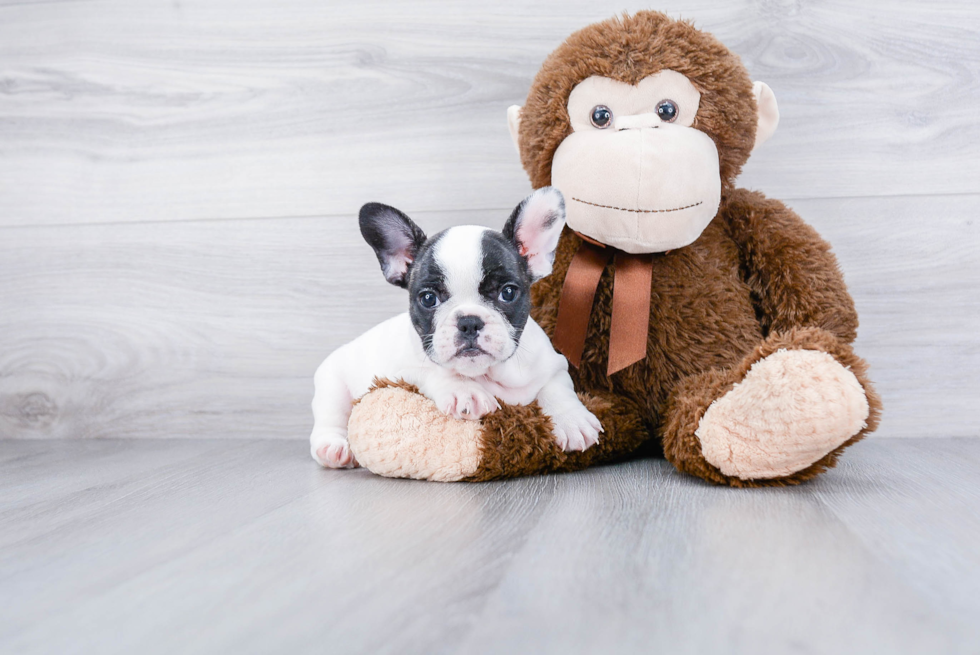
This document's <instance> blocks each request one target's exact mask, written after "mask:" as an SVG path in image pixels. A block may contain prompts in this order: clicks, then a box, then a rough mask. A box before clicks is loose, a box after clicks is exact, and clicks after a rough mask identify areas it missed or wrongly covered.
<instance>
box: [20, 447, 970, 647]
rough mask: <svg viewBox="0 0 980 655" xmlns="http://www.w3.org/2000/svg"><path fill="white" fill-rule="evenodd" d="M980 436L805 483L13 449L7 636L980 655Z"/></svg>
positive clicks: (662, 473)
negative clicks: (455, 476)
mask: <svg viewBox="0 0 980 655" xmlns="http://www.w3.org/2000/svg"><path fill="white" fill-rule="evenodd" d="M978 543H980V440H977V439H889V440H877V441H867V442H864V443H861V444H858V445H857V446H855V447H854V448H853V449H852V450H851V451H850V452H849V456H848V457H847V458H846V459H845V460H844V463H843V465H842V466H841V467H840V468H838V469H836V470H834V471H832V472H830V473H829V474H827V475H826V476H824V477H823V478H821V479H819V480H817V481H815V482H814V483H811V484H808V485H805V486H803V487H799V488H791V489H775V490H732V489H724V488H716V487H710V486H707V485H705V484H703V483H701V482H700V481H697V480H695V479H692V478H689V477H685V476H682V475H680V474H678V473H676V472H674V471H673V470H672V469H671V468H670V467H669V466H668V465H667V464H666V463H664V462H663V461H659V460H643V461H635V462H630V463H625V464H621V465H616V466H609V467H604V468H597V469H593V470H590V471H586V472H583V473H579V474H572V475H556V476H549V477H542V478H530V479H521V480H515V481H510V482H506V483H489V484H438V483H423V482H413V481H404V480H387V479H383V478H379V477H375V476H372V475H371V474H369V473H367V472H365V471H353V472H350V471H325V470H321V469H319V468H318V467H316V466H315V465H314V464H313V462H311V461H309V458H308V455H307V453H306V446H305V445H304V444H303V443H299V442H285V441H272V440H266V441H242V442H237V443H231V442H228V441H213V440H212V441H199V440H182V441H173V440H171V441H165V440H153V439H148V440H107V441H102V440H99V441H55V440H49V441H23V440H22V441H0V652H2V653H95V652H98V653H182V654H183V653H219V652H220V653H232V652H235V653H307V652H309V653H513V652H534V653H577V652H597V653H598V652H602V653H631V652H643V653H650V652H663V653H687V652H718V653H722V652H726V653H727V652H733V653H743V652H744V653H750V652H751V653H784V652H794V653H795V652H799V653H960V652H963V653H967V652H973V653H976V652H977V649H978V647H980V597H978V594H977V590H978V589H980V548H977V544H978Z"/></svg>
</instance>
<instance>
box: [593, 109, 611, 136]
mask: <svg viewBox="0 0 980 655" xmlns="http://www.w3.org/2000/svg"><path fill="white" fill-rule="evenodd" d="M612 119H613V115H612V110H611V109H609V107H607V106H605V105H596V106H595V107H593V108H592V114H591V115H590V116H589V120H591V121H592V125H593V126H594V127H598V128H599V129H600V130H604V129H606V128H607V127H609V126H610V125H612Z"/></svg>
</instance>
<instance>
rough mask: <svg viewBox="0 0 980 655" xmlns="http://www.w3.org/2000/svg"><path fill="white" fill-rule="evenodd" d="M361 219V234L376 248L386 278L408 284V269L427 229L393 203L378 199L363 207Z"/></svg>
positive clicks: (400, 284)
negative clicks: (424, 230)
mask: <svg viewBox="0 0 980 655" xmlns="http://www.w3.org/2000/svg"><path fill="white" fill-rule="evenodd" d="M359 221H360V224H361V236H363V237H364V240H365V241H367V242H368V245H369V246H371V247H372V248H374V254H375V255H377V256H378V262H380V263H381V270H382V271H383V272H384V274H385V279H386V280H388V281H389V282H391V283H392V284H394V285H395V286H398V287H403V288H404V287H407V286H408V271H409V269H410V268H411V266H412V262H414V261H415V256H416V255H417V254H418V251H419V248H421V247H422V244H424V243H425V232H423V231H422V230H421V228H419V226H418V225H416V224H415V223H413V222H412V219H410V218H409V217H408V216H406V215H405V214H403V213H401V212H400V211H398V210H397V209H395V208H394V207H389V206H388V205H382V204H381V203H377V202H369V203H368V204H366V205H364V206H363V207H361V214H360V217H359Z"/></svg>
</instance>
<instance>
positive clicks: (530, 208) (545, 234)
mask: <svg viewBox="0 0 980 655" xmlns="http://www.w3.org/2000/svg"><path fill="white" fill-rule="evenodd" d="M564 227H565V198H564V197H563V196H562V195H561V191H559V190H558V189H556V188H555V187H553V186H546V187H541V188H540V189H538V190H537V191H535V192H534V193H532V194H531V195H529V196H528V197H527V198H525V199H524V200H522V201H521V204H519V205H518V206H517V207H515V208H514V211H513V213H512V214H511V215H510V218H508V219H507V223H505V224H504V229H503V233H504V236H505V237H506V238H508V239H510V240H511V242H513V244H514V245H515V246H517V251H518V252H519V253H521V256H522V257H523V258H524V260H525V261H526V262H527V270H528V272H529V273H530V274H531V278H533V279H534V280H540V279H541V278H543V277H545V276H546V275H549V274H550V273H551V267H552V264H554V261H555V249H556V248H558V237H560V236H561V231H562V228H564Z"/></svg>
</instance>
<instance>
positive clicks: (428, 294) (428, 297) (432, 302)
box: [419, 290, 439, 309]
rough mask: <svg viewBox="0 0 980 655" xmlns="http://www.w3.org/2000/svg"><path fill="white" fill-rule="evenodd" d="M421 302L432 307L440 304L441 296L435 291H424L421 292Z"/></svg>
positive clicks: (426, 306) (427, 307)
mask: <svg viewBox="0 0 980 655" xmlns="http://www.w3.org/2000/svg"><path fill="white" fill-rule="evenodd" d="M419 304H420V305H422V306H423V307H425V308H426V309H432V308H433V307H435V306H436V305H438V304H439V296H437V295H436V292H435V291H429V290H426V291H423V292H421V293H419Z"/></svg>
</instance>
